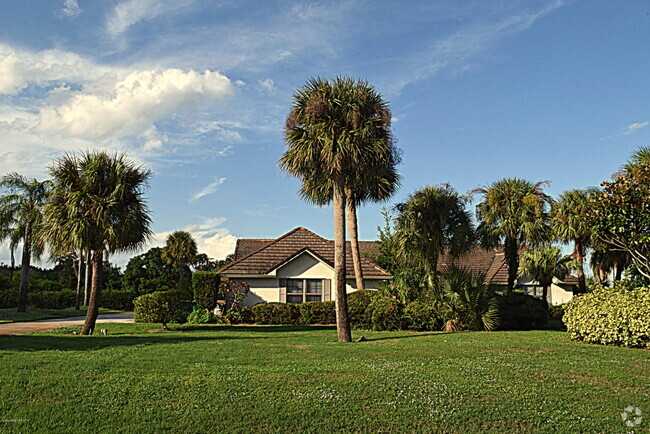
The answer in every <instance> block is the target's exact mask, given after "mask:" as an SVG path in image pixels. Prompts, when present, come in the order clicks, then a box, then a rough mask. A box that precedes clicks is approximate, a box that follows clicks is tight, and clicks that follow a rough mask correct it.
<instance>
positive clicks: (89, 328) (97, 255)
mask: <svg viewBox="0 0 650 434" xmlns="http://www.w3.org/2000/svg"><path fill="white" fill-rule="evenodd" d="M103 254H104V251H103V250H95V251H94V252H93V282H92V288H91V290H90V301H89V302H88V312H86V321H85V322H84V326H83V328H82V329H81V334H82V335H92V334H93V331H94V330H95V321H97V314H98V312H99V296H100V291H101V285H102V280H101V277H102V260H103Z"/></svg>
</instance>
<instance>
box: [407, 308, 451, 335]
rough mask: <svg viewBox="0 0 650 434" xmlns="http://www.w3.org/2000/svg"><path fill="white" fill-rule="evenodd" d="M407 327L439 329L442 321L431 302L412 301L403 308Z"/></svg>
mask: <svg viewBox="0 0 650 434" xmlns="http://www.w3.org/2000/svg"><path fill="white" fill-rule="evenodd" d="M404 320H405V321H406V325H407V327H409V328H411V329H414V330H429V331H431V330H441V329H442V325H443V321H442V319H441V318H440V317H439V315H438V312H437V310H436V308H435V306H434V305H433V304H432V303H425V302H422V301H414V302H412V303H409V304H408V305H406V307H405V308H404Z"/></svg>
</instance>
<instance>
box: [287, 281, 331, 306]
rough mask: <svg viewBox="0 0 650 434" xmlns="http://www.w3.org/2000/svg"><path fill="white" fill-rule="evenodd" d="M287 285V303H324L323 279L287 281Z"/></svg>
mask: <svg viewBox="0 0 650 434" xmlns="http://www.w3.org/2000/svg"><path fill="white" fill-rule="evenodd" d="M286 285H287V303H294V304H300V303H304V302H306V301H323V281H322V280H321V279H287V283H286Z"/></svg>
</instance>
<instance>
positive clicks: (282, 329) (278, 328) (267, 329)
mask: <svg viewBox="0 0 650 434" xmlns="http://www.w3.org/2000/svg"><path fill="white" fill-rule="evenodd" d="M315 330H336V327H335V326H325V325H313V326H310V325H304V326H302V325H183V326H180V327H179V328H178V329H175V330H174V331H179V332H184V331H225V332H246V333H259V332H262V333H286V332H306V331H315Z"/></svg>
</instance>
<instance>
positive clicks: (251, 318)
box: [220, 306, 255, 324]
mask: <svg viewBox="0 0 650 434" xmlns="http://www.w3.org/2000/svg"><path fill="white" fill-rule="evenodd" d="M220 321H221V322H223V323H224V324H253V323H254V322H255V315H254V314H253V311H252V309H251V308H250V307H245V306H244V307H241V308H240V309H239V310H230V311H228V312H226V313H225V314H224V315H223V316H221V318H220Z"/></svg>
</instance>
